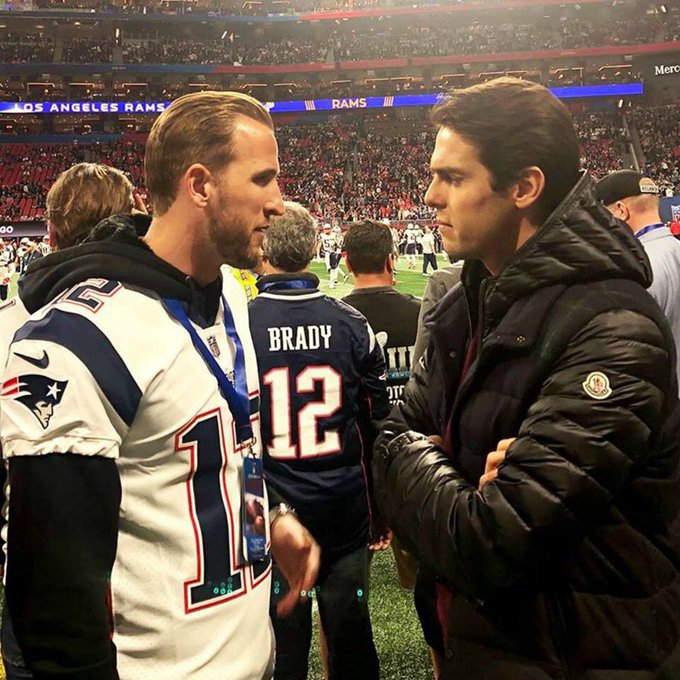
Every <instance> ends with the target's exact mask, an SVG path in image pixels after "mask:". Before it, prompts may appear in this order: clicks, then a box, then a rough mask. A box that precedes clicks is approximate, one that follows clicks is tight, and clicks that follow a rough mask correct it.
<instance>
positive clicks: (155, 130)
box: [144, 91, 274, 215]
mask: <svg viewBox="0 0 680 680" xmlns="http://www.w3.org/2000/svg"><path fill="white" fill-rule="evenodd" d="M241 116H246V117H247V118H252V119H253V120H256V121H259V122H260V123H263V124H264V125H266V126H267V127H269V128H270V129H272V130H273V129H274V123H273V122H272V119H271V116H270V115H269V112H268V111H267V109H266V108H265V107H264V106H263V105H262V104H261V103H260V102H259V101H257V99H254V98H253V97H251V96H249V95H247V94H243V93H241V92H213V91H206V92H193V93H191V94H186V95H184V96H182V97H179V98H178V99H175V101H174V102H172V104H170V106H169V107H168V108H167V109H166V110H165V111H163V113H161V115H160V116H159V117H158V118H157V119H156V121H155V122H154V124H153V127H152V128H151V132H150V133H149V137H148V139H147V142H146V154H145V158H144V166H145V169H144V172H145V175H146V187H147V189H148V190H149V193H150V195H151V201H152V203H153V209H154V212H155V214H157V215H162V214H163V213H165V212H166V211H167V210H168V209H169V208H170V206H171V205H172V203H173V201H174V200H175V198H176V196H177V187H178V184H179V180H180V179H181V177H182V175H183V174H184V172H185V171H186V169H187V168H188V167H189V166H190V165H192V164H193V163H202V164H203V165H205V166H206V167H207V168H208V170H210V171H211V172H219V171H220V170H222V169H223V168H224V167H225V166H226V165H227V164H228V163H229V161H230V160H231V158H232V155H233V148H232V136H233V132H234V125H235V122H236V120H237V119H238V118H239V117H241Z"/></svg>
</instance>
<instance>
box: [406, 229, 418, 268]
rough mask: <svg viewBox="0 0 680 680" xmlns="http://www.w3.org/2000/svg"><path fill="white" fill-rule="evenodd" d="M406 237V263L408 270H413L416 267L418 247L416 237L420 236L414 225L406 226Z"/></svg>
mask: <svg viewBox="0 0 680 680" xmlns="http://www.w3.org/2000/svg"><path fill="white" fill-rule="evenodd" d="M405 235H406V260H407V262H408V268H409V269H414V268H415V266H416V254H417V250H418V248H417V245H418V236H419V235H420V229H418V228H417V227H416V225H415V224H410V223H409V224H408V226H407V227H406V231H405Z"/></svg>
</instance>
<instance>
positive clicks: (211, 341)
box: [208, 335, 220, 359]
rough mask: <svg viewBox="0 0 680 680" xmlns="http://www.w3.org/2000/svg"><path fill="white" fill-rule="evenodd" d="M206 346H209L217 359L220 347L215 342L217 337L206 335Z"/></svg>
mask: <svg viewBox="0 0 680 680" xmlns="http://www.w3.org/2000/svg"><path fill="white" fill-rule="evenodd" d="M208 347H210V351H211V352H212V355H213V356H214V357H215V358H216V359H217V357H219V356H220V347H219V345H218V344H217V338H216V337H215V336H214V335H211V336H209V337H208Z"/></svg>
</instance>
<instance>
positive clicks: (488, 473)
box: [479, 437, 517, 491]
mask: <svg viewBox="0 0 680 680" xmlns="http://www.w3.org/2000/svg"><path fill="white" fill-rule="evenodd" d="M515 439H517V437H511V438H510V439H501V440H500V441H499V442H498V446H496V450H495V451H492V452H491V453H490V454H489V455H488V456H487V457H486V465H485V466H484V474H483V475H482V476H481V477H480V478H479V490H480V491H481V490H482V488H483V487H484V485H485V484H486V483H487V482H490V481H492V480H494V479H496V477H498V466H499V465H500V464H501V463H502V462H503V461H504V460H505V452H506V451H507V449H508V446H510V444H512V442H514V441H515Z"/></svg>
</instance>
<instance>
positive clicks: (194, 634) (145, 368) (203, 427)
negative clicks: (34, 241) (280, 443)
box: [0, 92, 318, 680]
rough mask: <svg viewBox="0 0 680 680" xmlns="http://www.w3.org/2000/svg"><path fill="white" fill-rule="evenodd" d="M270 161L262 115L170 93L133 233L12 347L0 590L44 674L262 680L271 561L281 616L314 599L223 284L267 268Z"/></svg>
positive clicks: (38, 288) (314, 556)
mask: <svg viewBox="0 0 680 680" xmlns="http://www.w3.org/2000/svg"><path fill="white" fill-rule="evenodd" d="M277 155H278V154H277V146H276V140H275V138H274V135H273V125H272V122H271V118H270V116H269V114H268V113H267V112H266V110H265V109H264V107H262V105H261V104H259V102H257V101H256V100H254V99H252V98H250V97H248V96H246V95H242V94H236V93H222V92H219V93H218V92H202V93H195V94H191V95H186V96H184V97H181V98H179V99H178V100H176V101H175V102H174V103H173V104H172V105H171V106H170V107H168V108H167V109H166V110H165V111H164V112H163V113H162V114H161V116H159V118H158V119H157V120H156V122H155V123H154V126H153V128H152V130H151V133H150V135H149V139H148V142H147V149H146V158H145V166H146V185H147V187H148V189H149V191H150V193H151V196H152V201H153V206H154V218H153V221H152V223H151V226H150V227H149V230H148V232H147V235H146V236H145V238H144V239H143V240H142V239H139V238H138V236H137V234H136V232H135V229H134V225H133V222H132V221H131V220H129V218H126V217H124V216H118V217H116V218H112V219H109V220H105V221H104V222H103V223H100V225H98V227H97V228H96V229H95V230H94V233H93V235H92V236H91V238H90V239H89V240H88V242H86V243H84V244H83V245H81V246H79V247H78V248H76V249H74V251H73V255H72V257H71V258H70V259H69V260H68V261H66V262H64V263H63V264H62V265H61V267H57V268H56V269H55V270H52V271H50V272H49V273H48V275H46V276H45V277H44V279H43V280H42V281H37V282H36V284H35V287H34V291H33V293H34V295H35V296H36V298H37V300H36V301H35V304H37V303H38V302H40V301H41V300H42V301H43V303H48V302H49V304H48V305H47V306H46V307H44V308H43V309H41V310H40V311H39V312H37V313H36V314H34V315H33V316H32V317H31V318H30V319H29V321H28V322H27V323H26V324H25V325H24V326H23V327H22V328H21V329H20V330H19V331H18V332H17V334H16V335H15V338H14V342H13V344H12V346H11V352H10V356H9V360H8V363H7V367H6V369H5V373H4V376H3V383H2V398H3V400H2V404H3V409H2V416H1V417H2V419H1V420H0V433H1V436H2V443H3V448H4V455H5V456H6V457H8V458H9V477H10V485H11V488H12V494H11V502H10V514H9V532H8V560H7V577H6V582H7V585H6V591H5V592H6V597H7V602H8V608H9V613H10V615H11V618H12V622H13V624H14V626H15V632H16V637H17V639H18V641H19V645H20V647H21V649H22V651H23V652H24V655H25V658H26V662H27V665H28V667H29V668H30V669H31V670H32V671H33V672H34V675H35V677H36V678H52V677H57V676H58V677H59V678H73V679H74V680H75V678H88V680H99V679H100V678H101V679H102V680H104V679H105V680H113V679H114V678H120V679H121V680H137V679H138V678H144V679H145V680H154V679H156V678H158V679H161V678H162V680H185V679H188V678H191V679H192V680H218V679H219V680H224V679H225V678H229V680H242V679H243V680H245V679H259V678H266V677H269V675H270V674H271V658H272V652H273V648H272V635H271V628H270V624H269V622H268V618H267V609H268V604H269V589H270V586H269V580H270V571H271V567H270V559H269V551H268V549H269V546H270V544H271V550H272V552H273V553H274V554H275V556H276V558H277V562H278V564H279V566H282V568H283V571H284V574H285V576H286V578H287V579H288V581H289V583H290V588H291V591H290V597H289V598H287V599H286V600H285V601H283V602H282V603H281V606H280V608H279V612H280V613H281V614H284V615H285V614H286V613H287V612H289V611H291V610H292V608H293V607H294V606H295V604H296V603H297V601H298V599H299V597H300V593H301V591H306V590H308V589H309V587H310V586H311V584H313V583H314V580H315V578H316V572H317V569H318V547H317V546H316V544H315V543H314V541H313V540H312V539H311V537H310V535H309V534H308V533H307V531H306V530H305V529H304V528H303V527H302V526H301V525H300V524H299V522H298V521H297V520H296V519H295V517H294V515H293V513H292V512H290V508H287V507H286V506H285V504H283V503H282V502H279V503H278V504H277V505H276V507H275V509H274V510H273V511H272V512H270V511H269V506H268V499H267V496H266V492H265V489H264V484H263V480H262V475H261V459H260V447H259V437H258V434H259V423H258V417H259V415H258V410H259V386H258V376H257V366H256V364H255V355H254V351H253V348H252V341H251V339H250V334H249V329H248V316H247V307H246V302H245V298H244V296H243V295H242V294H241V292H240V290H239V289H238V287H237V286H238V284H236V282H229V283H227V282H226V281H225V282H224V290H223V282H222V279H221V277H220V275H219V271H220V266H221V265H222V264H224V263H228V264H231V265H232V266H234V267H239V268H250V267H253V266H255V265H256V264H257V262H258V260H259V258H260V256H261V248H260V246H261V241H262V236H263V233H264V230H265V229H266V227H267V224H268V221H269V217H270V216H271V215H277V214H280V213H281V212H282V210H283V203H282V200H281V194H280V191H279V188H278V186H277V184H276V176H277V174H278V170H279V166H278V159H277ZM230 286H231V288H230ZM50 301H51V302H50ZM275 500H277V501H281V500H282V499H278V498H277V499H275ZM266 519H268V520H269V521H266Z"/></svg>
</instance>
